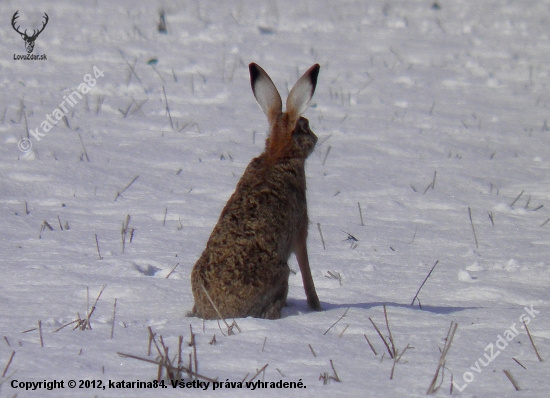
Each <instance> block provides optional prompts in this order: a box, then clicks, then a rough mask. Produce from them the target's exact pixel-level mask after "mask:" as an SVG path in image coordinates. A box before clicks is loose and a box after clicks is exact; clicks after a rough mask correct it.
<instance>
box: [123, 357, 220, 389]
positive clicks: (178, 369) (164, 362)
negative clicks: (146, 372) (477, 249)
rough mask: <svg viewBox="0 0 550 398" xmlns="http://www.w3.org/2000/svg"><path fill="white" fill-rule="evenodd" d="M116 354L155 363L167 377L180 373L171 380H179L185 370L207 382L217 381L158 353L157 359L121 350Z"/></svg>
mask: <svg viewBox="0 0 550 398" xmlns="http://www.w3.org/2000/svg"><path fill="white" fill-rule="evenodd" d="M117 354H118V355H120V356H121V357H123V358H133V359H137V360H139V361H143V362H148V363H152V364H155V365H157V366H158V367H159V369H164V370H165V371H166V376H167V377H168V376H169V375H178V374H179V375H180V376H179V377H177V378H175V379H171V380H181V379H182V377H181V374H182V372H185V373H187V374H190V375H192V376H194V377H195V378H197V379H202V380H206V381H209V382H215V381H217V379H212V378H210V377H207V376H203V375H201V374H198V373H195V372H193V371H191V370H190V369H188V368H186V367H185V366H183V365H179V366H173V364H172V363H171V362H170V359H169V358H166V357H164V356H163V355H162V354H159V355H160V356H161V357H160V359H159V360H153V359H148V358H141V357H138V356H137V355H132V354H125V353H123V352H117ZM160 380H162V378H160V379H158V381H160Z"/></svg>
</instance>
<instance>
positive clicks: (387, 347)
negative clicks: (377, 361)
mask: <svg viewBox="0 0 550 398" xmlns="http://www.w3.org/2000/svg"><path fill="white" fill-rule="evenodd" d="M369 321H370V322H371V323H372V326H374V329H375V330H376V333H378V336H380V338H381V339H382V342H383V343H384V345H385V346H386V350H388V354H389V355H390V358H392V359H393V353H392V350H391V349H390V345H389V344H388V342H387V341H386V339H385V337H384V336H382V332H380V329H378V326H376V324H375V323H374V321H373V320H372V319H371V318H369Z"/></svg>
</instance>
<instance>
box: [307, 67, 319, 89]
mask: <svg viewBox="0 0 550 398" xmlns="http://www.w3.org/2000/svg"><path fill="white" fill-rule="evenodd" d="M320 69H321V65H319V64H315V65H313V66H312V67H311V71H310V72H309V78H310V80H311V85H312V86H313V87H315V86H316V85H317V77H318V76H319V70H320Z"/></svg>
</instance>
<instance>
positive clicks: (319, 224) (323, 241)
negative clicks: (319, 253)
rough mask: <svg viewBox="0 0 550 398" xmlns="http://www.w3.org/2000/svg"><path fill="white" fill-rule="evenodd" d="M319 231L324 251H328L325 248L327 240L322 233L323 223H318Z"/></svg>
mask: <svg viewBox="0 0 550 398" xmlns="http://www.w3.org/2000/svg"><path fill="white" fill-rule="evenodd" d="M317 229H318V230H319V235H320V236H321V242H322V243H323V250H327V248H326V246H325V239H324V238H323V232H322V231H321V223H317Z"/></svg>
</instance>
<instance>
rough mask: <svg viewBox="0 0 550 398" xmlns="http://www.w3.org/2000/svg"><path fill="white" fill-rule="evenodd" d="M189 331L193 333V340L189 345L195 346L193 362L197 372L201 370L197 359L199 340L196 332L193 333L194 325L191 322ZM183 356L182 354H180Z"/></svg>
mask: <svg viewBox="0 0 550 398" xmlns="http://www.w3.org/2000/svg"><path fill="white" fill-rule="evenodd" d="M189 331H190V333H191V341H190V342H189V345H190V346H191V347H192V348H193V364H194V369H195V372H197V373H198V371H199V361H198V360H197V342H196V340H195V333H193V326H192V325H191V324H189ZM180 356H181V355H180Z"/></svg>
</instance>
